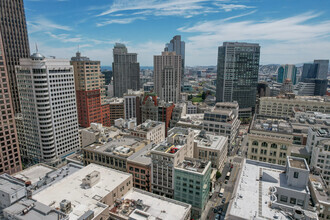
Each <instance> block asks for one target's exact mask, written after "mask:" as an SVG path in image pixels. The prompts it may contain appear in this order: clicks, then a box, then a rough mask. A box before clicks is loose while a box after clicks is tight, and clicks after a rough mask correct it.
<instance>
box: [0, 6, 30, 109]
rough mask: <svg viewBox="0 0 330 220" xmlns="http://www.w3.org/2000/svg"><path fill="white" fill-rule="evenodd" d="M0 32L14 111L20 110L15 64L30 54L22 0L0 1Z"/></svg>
mask: <svg viewBox="0 0 330 220" xmlns="http://www.w3.org/2000/svg"><path fill="white" fill-rule="evenodd" d="M0 32H1V36H2V43H3V55H2V56H4V57H5V62H6V63H5V66H6V68H7V72H8V78H9V82H8V83H9V87H10V92H11V99H12V102H13V107H14V112H15V113H18V112H20V111H21V110H20V102H19V96H18V89H17V79H16V74H15V66H17V65H19V59H20V58H27V57H29V56H30V49H29V40H28V34H27V28H26V20H25V12H24V4H23V0H15V1H13V0H1V1H0Z"/></svg>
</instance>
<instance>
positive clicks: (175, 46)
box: [164, 35, 186, 86]
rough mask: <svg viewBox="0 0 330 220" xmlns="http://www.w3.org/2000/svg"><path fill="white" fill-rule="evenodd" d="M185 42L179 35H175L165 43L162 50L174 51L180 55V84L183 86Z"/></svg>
mask: <svg viewBox="0 0 330 220" xmlns="http://www.w3.org/2000/svg"><path fill="white" fill-rule="evenodd" d="M185 50H186V43H185V42H184V41H181V35H176V36H174V37H173V38H172V40H171V41H170V43H167V44H166V45H165V48H164V51H168V52H173V51H174V52H175V53H176V54H177V55H180V56H181V60H182V62H181V64H182V68H181V71H182V72H181V86H183V83H184V68H185V56H186V52H185Z"/></svg>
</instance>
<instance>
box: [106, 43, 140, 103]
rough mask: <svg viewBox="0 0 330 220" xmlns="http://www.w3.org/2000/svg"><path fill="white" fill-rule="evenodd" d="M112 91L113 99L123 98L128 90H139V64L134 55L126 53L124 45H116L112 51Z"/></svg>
mask: <svg viewBox="0 0 330 220" xmlns="http://www.w3.org/2000/svg"><path fill="white" fill-rule="evenodd" d="M112 74H113V86H114V87H113V90H114V96H115V97H123V95H124V93H126V92H127V91H128V90H129V89H132V90H139V89H140V64H139V63H138V62H137V54H136V53H128V52H127V48H126V46H125V45H124V44H120V43H116V45H115V47H114V49H113V63H112Z"/></svg>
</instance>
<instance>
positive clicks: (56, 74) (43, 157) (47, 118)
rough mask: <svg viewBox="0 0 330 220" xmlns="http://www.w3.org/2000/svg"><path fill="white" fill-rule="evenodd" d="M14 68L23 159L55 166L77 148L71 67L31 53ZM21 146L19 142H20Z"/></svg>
mask: <svg viewBox="0 0 330 220" xmlns="http://www.w3.org/2000/svg"><path fill="white" fill-rule="evenodd" d="M20 63H21V65H20V66H17V68H16V73H17V79H18V80H17V83H18V89H19V95H20V102H21V107H22V123H23V124H22V127H23V129H22V130H24V133H23V134H19V135H20V136H21V138H20V139H21V140H24V142H23V146H22V149H21V154H22V158H23V159H25V160H27V161H29V162H32V163H40V162H43V163H46V164H48V165H52V166H56V165H58V164H60V163H61V162H62V161H64V160H65V157H66V156H68V155H70V154H72V153H74V152H76V151H77V150H78V149H79V148H80V143H79V134H78V118H77V107H76V95H75V89H74V77H73V67H72V66H71V65H70V62H69V60H65V59H54V58H50V59H48V58H45V57H44V56H42V55H41V54H39V53H34V54H33V55H32V56H31V57H30V58H28V59H21V60H20ZM20 144H21V143H20Z"/></svg>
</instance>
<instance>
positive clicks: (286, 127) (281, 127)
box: [251, 115, 293, 134]
mask: <svg viewBox="0 0 330 220" xmlns="http://www.w3.org/2000/svg"><path fill="white" fill-rule="evenodd" d="M251 130H259V131H266V132H276V133H283V134H292V132H293V128H292V125H291V123H290V122H289V121H288V120H285V119H282V118H278V117H268V116H262V115H256V116H255V118H254V120H253V122H252V125H251Z"/></svg>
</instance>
